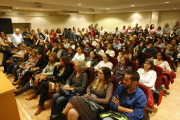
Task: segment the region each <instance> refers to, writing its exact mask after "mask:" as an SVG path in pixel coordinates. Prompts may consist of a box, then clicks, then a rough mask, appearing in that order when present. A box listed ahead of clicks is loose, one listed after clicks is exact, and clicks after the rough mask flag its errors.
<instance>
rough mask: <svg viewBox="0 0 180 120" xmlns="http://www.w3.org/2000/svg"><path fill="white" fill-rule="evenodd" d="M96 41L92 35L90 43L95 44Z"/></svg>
mask: <svg viewBox="0 0 180 120" xmlns="http://www.w3.org/2000/svg"><path fill="white" fill-rule="evenodd" d="M97 42H98V41H96V40H95V39H94V37H92V38H91V45H93V46H96V44H97Z"/></svg>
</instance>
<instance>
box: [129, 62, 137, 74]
mask: <svg viewBox="0 0 180 120" xmlns="http://www.w3.org/2000/svg"><path fill="white" fill-rule="evenodd" d="M130 66H131V67H132V70H133V71H137V69H138V66H137V63H136V62H135V61H132V60H130Z"/></svg>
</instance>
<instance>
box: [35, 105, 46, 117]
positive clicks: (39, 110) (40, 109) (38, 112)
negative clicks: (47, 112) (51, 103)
mask: <svg viewBox="0 0 180 120" xmlns="http://www.w3.org/2000/svg"><path fill="white" fill-rule="evenodd" d="M42 110H44V106H40V105H38V110H37V111H36V112H35V114H34V115H38V114H40V113H41V111H42Z"/></svg>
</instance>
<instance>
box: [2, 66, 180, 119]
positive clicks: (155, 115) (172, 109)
mask: <svg viewBox="0 0 180 120" xmlns="http://www.w3.org/2000/svg"><path fill="white" fill-rule="evenodd" d="M2 69H3V68H2V67H0V70H2ZM179 73H180V67H178V70H177V72H176V75H177V77H176V79H175V82H174V84H171V85H170V89H169V90H165V92H164V96H163V99H162V102H161V104H160V105H159V106H155V108H154V109H152V110H150V109H148V110H147V112H148V114H149V115H150V118H151V120H180V95H179V94H180V75H178V74H179ZM13 79H14V77H13V76H10V77H9V80H10V82H12V81H13ZM33 93H34V90H32V89H31V90H28V91H26V92H24V93H22V94H21V95H19V96H16V101H17V105H18V109H19V114H20V117H21V120H49V116H50V110H51V100H48V101H46V102H45V110H43V111H42V112H41V113H40V114H39V115H37V116H35V115H34V113H35V112H36V110H37V105H38V101H39V96H38V98H37V99H35V100H31V101H27V100H25V97H28V96H30V95H31V94H33Z"/></svg>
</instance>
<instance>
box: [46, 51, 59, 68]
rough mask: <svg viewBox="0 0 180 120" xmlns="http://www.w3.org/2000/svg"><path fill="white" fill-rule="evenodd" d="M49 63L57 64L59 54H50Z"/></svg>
mask: <svg viewBox="0 0 180 120" xmlns="http://www.w3.org/2000/svg"><path fill="white" fill-rule="evenodd" d="M48 55H49V63H48V64H53V65H54V64H55V63H56V62H57V54H56V53H55V52H50V53H49V54H48Z"/></svg>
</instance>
